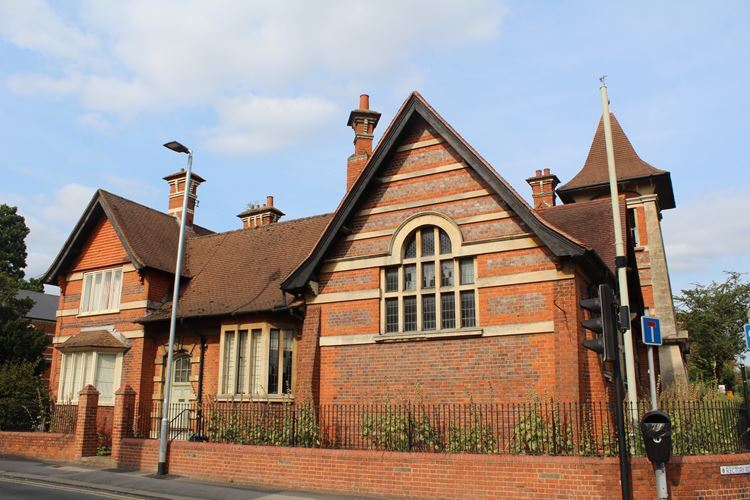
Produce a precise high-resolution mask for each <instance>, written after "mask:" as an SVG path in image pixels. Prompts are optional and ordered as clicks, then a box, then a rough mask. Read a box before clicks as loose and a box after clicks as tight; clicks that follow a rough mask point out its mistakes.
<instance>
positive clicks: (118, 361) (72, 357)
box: [57, 351, 122, 405]
mask: <svg viewBox="0 0 750 500" xmlns="http://www.w3.org/2000/svg"><path fill="white" fill-rule="evenodd" d="M121 365H122V353H114V352H102V351H78V352H66V353H63V355H62V366H61V369H60V385H59V389H58V394H57V400H58V401H59V402H61V403H63V402H65V403H68V402H72V403H75V402H77V401H78V393H79V392H80V391H81V389H83V388H84V387H85V386H86V385H88V384H91V385H93V386H94V387H96V389H97V390H98V391H99V404H100V405H112V404H114V397H115V387H116V386H117V385H118V384H119V381H120V370H121V368H120V367H121Z"/></svg>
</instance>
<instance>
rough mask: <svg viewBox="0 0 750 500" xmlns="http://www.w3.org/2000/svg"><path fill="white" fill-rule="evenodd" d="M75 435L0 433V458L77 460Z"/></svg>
mask: <svg viewBox="0 0 750 500" xmlns="http://www.w3.org/2000/svg"><path fill="white" fill-rule="evenodd" d="M74 443H75V435H73V434H57V433H52V432H0V456H5V457H24V458H33V459H36V460H54V461H72V460H75V459H76V453H75V446H74Z"/></svg>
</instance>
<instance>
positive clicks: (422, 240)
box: [382, 226, 477, 333]
mask: <svg viewBox="0 0 750 500" xmlns="http://www.w3.org/2000/svg"><path fill="white" fill-rule="evenodd" d="M456 244H457V243H456V242H455V241H452V240H451V237H450V236H449V235H448V233H447V232H446V231H445V230H443V229H441V228H439V227H436V226H423V227H420V228H418V229H415V230H414V231H412V232H411V233H410V234H409V235H408V236H407V237H406V239H405V240H404V243H403V246H402V247H401V248H400V249H394V251H396V252H400V253H399V254H400V255H401V262H402V263H401V265H400V266H392V267H387V268H385V269H384V270H383V274H382V279H383V285H382V290H383V294H384V299H383V302H382V304H383V312H382V314H383V316H382V318H383V319H382V321H383V327H382V328H383V332H384V333H398V332H404V333H406V332H418V331H438V330H453V329H457V328H474V327H476V326H477V315H476V304H475V301H476V284H475V276H474V268H475V259H474V258H473V257H462V258H460V259H459V258H458V257H457V256H458V255H459V254H460V253H461V252H460V251H459V249H458V248H456ZM399 254H397V255H399ZM399 285H400V286H399Z"/></svg>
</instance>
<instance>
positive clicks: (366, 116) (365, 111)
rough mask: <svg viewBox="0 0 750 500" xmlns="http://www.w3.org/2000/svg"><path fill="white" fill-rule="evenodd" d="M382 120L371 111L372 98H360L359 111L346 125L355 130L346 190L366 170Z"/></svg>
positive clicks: (366, 96)
mask: <svg viewBox="0 0 750 500" xmlns="http://www.w3.org/2000/svg"><path fill="white" fill-rule="evenodd" d="M378 120H380V113H378V112H377V111H371V110H370V96H368V95H367V94H362V95H361V96H359V109H355V110H353V111H352V112H351V113H350V114H349V121H348V122H347V123H346V124H347V125H348V126H350V127H351V128H352V130H354V154H353V155H351V156H350V157H349V159H348V160H347V168H346V190H347V191H349V189H351V187H352V185H353V184H354V181H355V180H357V177H359V174H360V173H361V172H362V170H363V169H364V168H365V165H366V164H367V160H369V159H370V156H372V140H373V132H374V131H375V127H376V126H377V125H378Z"/></svg>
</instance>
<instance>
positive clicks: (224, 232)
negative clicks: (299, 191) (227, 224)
mask: <svg viewBox="0 0 750 500" xmlns="http://www.w3.org/2000/svg"><path fill="white" fill-rule="evenodd" d="M332 214H333V212H327V213H324V214H317V215H307V216H305V217H298V218H296V219H289V220H284V221H279V222H274V223H273V224H266V225H265V226H258V227H254V228H245V227H241V228H238V229H230V230H228V231H220V232H215V233H211V234H201V235H196V236H193V237H192V238H190V241H196V240H201V239H204V238H210V237H215V236H223V235H228V234H232V233H241V232H243V231H250V230H255V229H269V228H273V227H278V226H283V225H285V224H289V223H292V222H300V221H306V220H310V219H316V218H320V217H326V216H328V215H332Z"/></svg>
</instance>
